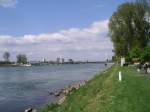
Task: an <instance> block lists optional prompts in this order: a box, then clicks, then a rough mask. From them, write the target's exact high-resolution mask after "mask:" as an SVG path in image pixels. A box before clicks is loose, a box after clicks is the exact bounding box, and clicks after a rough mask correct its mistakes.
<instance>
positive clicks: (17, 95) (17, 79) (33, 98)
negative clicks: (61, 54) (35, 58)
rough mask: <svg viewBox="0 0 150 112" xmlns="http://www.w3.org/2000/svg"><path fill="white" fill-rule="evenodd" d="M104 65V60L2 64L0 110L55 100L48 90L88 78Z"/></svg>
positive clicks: (9, 111)
mask: <svg viewBox="0 0 150 112" xmlns="http://www.w3.org/2000/svg"><path fill="white" fill-rule="evenodd" d="M104 68H105V67H104V64H76V65H59V66H58V65H47V66H32V67H7V68H5V67H1V68H0V112H23V111H24V109H26V108H29V107H33V108H37V107H39V106H42V105H44V104H46V103H48V102H52V101H55V100H56V98H55V97H53V96H49V94H48V91H53V90H57V89H61V88H63V87H67V86H68V85H70V84H73V83H77V82H79V81H81V80H87V79H90V78H92V77H93V76H94V75H95V73H96V72H98V71H101V70H103V69H104Z"/></svg>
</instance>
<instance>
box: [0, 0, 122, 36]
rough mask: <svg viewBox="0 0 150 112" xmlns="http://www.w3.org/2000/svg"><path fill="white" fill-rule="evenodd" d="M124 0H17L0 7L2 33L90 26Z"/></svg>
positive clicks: (0, 31) (109, 13) (34, 32)
mask: <svg viewBox="0 0 150 112" xmlns="http://www.w3.org/2000/svg"><path fill="white" fill-rule="evenodd" d="M0 1H1V0H0ZM2 1H3V0H2ZM9 1H11V0H9ZM123 1H124V0H18V1H17V3H16V4H14V5H15V6H8V7H5V8H4V7H2V6H1V7H0V18H1V19H0V34H5V35H6V34H7V35H24V34H39V33H47V32H55V31H59V30H62V29H68V28H72V27H77V28H83V27H87V26H88V25H90V24H91V23H93V22H94V21H99V20H104V19H108V18H109V17H110V16H111V15H112V13H113V12H114V11H115V10H116V8H117V6H118V5H119V4H121V3H122V2H123Z"/></svg>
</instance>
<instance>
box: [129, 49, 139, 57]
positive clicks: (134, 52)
mask: <svg viewBox="0 0 150 112" xmlns="http://www.w3.org/2000/svg"><path fill="white" fill-rule="evenodd" d="M129 55H130V58H131V59H133V58H139V59H140V58H141V55H142V50H141V49H140V48H138V47H135V48H132V49H131V50H130V52H129Z"/></svg>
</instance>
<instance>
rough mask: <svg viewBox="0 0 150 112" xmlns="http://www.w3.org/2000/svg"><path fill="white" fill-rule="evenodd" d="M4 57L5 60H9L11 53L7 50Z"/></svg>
mask: <svg viewBox="0 0 150 112" xmlns="http://www.w3.org/2000/svg"><path fill="white" fill-rule="evenodd" d="M3 58H4V60H5V62H9V58H10V53H9V52H5V53H4V54H3Z"/></svg>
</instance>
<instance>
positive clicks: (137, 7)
mask: <svg viewBox="0 0 150 112" xmlns="http://www.w3.org/2000/svg"><path fill="white" fill-rule="evenodd" d="M109 34H110V36H111V40H112V42H113V45H114V49H115V53H116V55H117V56H126V55H127V54H128V53H129V51H130V50H131V49H133V48H134V47H139V48H141V49H142V48H144V47H145V46H146V45H147V44H148V42H149V41H150V13H149V5H148V3H147V2H146V1H145V0H144V1H143V0H138V1H136V2H128V3H124V4H122V5H120V6H119V8H118V10H117V11H116V12H114V13H113V15H112V17H111V18H110V22H109Z"/></svg>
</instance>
